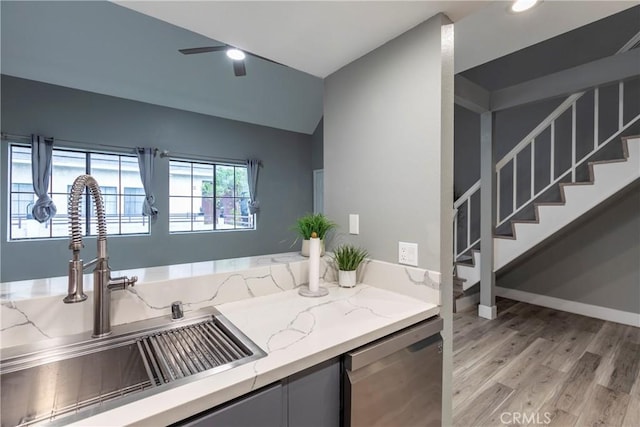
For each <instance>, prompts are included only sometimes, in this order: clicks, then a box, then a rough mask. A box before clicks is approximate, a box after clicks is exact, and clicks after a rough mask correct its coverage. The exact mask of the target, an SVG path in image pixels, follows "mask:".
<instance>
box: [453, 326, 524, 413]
mask: <svg viewBox="0 0 640 427" xmlns="http://www.w3.org/2000/svg"><path fill="white" fill-rule="evenodd" d="M534 340H535V337H533V336H532V335H527V334H521V333H519V332H516V331H513V334H512V335H511V336H510V337H509V339H507V340H506V341H505V342H504V343H502V344H500V345H496V346H495V347H494V348H493V349H492V350H491V351H490V352H488V353H487V354H486V355H485V356H484V357H483V358H482V359H480V360H478V361H477V362H476V363H474V364H472V365H468V366H463V367H461V368H460V369H455V368H454V379H453V400H454V402H453V403H454V406H459V405H460V404H461V403H462V402H465V401H467V400H468V398H469V397H470V396H473V395H474V394H476V393H478V392H480V391H481V390H484V388H486V387H487V386H489V385H490V384H492V383H493V382H492V381H491V379H492V377H493V376H494V375H495V374H496V373H497V372H500V370H501V369H502V367H503V366H505V365H508V364H509V363H510V362H511V361H513V360H514V359H516V358H517V357H518V355H520V353H522V352H523V351H524V350H525V349H527V348H528V347H529V346H530V345H531V343H532V341H534Z"/></svg>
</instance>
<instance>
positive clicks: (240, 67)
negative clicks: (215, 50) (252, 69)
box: [233, 60, 247, 77]
mask: <svg viewBox="0 0 640 427" xmlns="http://www.w3.org/2000/svg"><path fill="white" fill-rule="evenodd" d="M233 73H234V74H235V75H236V77H242V76H246V75H247V69H246V68H245V66H244V61H242V60H240V61H233Z"/></svg>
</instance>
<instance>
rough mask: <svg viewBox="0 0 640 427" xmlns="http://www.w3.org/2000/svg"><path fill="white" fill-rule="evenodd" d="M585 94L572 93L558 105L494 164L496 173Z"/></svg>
mask: <svg viewBox="0 0 640 427" xmlns="http://www.w3.org/2000/svg"><path fill="white" fill-rule="evenodd" d="M585 93H586V92H578V93H574V94H573V95H570V96H569V97H568V98H567V99H566V100H565V101H564V102H563V103H562V104H560V105H558V107H557V108H556V109H555V110H553V111H552V112H551V114H549V115H548V116H547V118H546V119H544V120H543V121H542V122H540V124H539V125H538V126H536V127H535V128H533V130H532V131H531V132H529V134H527V136H525V137H524V138H522V141H520V142H519V143H518V144H516V146H515V147H513V148H512V149H511V150H510V151H509V152H508V153H507V154H506V155H505V156H504V157H503V158H502V159H500V161H499V162H497V163H496V171H497V170H498V169H502V167H503V166H504V165H506V164H507V163H509V162H510V161H511V160H512V159H513V158H514V157H515V156H516V155H517V154H518V153H520V151H522V150H523V149H524V148H525V147H527V146H528V145H529V144H530V143H531V141H532V140H533V139H534V138H536V137H537V136H538V135H540V134H541V133H542V132H543V131H544V130H546V129H547V128H548V127H549V125H551V122H552V121H554V120H555V119H557V118H558V117H560V116H561V115H562V114H564V113H565V112H566V111H567V110H568V109H569V108H571V106H572V105H573V104H574V103H575V102H576V101H577V100H578V99H580V98H581V97H582V95H584V94H585ZM478 182H480V181H478Z"/></svg>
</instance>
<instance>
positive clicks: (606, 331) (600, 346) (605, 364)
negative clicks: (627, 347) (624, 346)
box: [587, 322, 625, 387]
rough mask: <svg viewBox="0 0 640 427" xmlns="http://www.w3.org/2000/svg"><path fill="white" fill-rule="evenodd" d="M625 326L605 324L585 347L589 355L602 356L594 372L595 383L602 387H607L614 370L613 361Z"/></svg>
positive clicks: (611, 323)
mask: <svg viewBox="0 0 640 427" xmlns="http://www.w3.org/2000/svg"><path fill="white" fill-rule="evenodd" d="M624 329H625V326H624V325H620V324H618V323H613V322H605V324H604V325H603V326H602V329H600V331H599V332H598V333H597V334H596V337H595V338H594V339H593V341H591V344H589V346H588V347H587V351H588V352H590V353H594V354H598V355H600V356H602V361H601V362H600V366H599V367H598V372H596V381H597V382H598V384H600V385H602V386H605V387H606V386H607V385H608V384H609V381H610V380H611V374H612V373H613V370H614V365H613V362H614V359H615V355H616V352H617V351H618V348H619V347H620V343H621V342H622V341H623V337H624V332H625V330H624Z"/></svg>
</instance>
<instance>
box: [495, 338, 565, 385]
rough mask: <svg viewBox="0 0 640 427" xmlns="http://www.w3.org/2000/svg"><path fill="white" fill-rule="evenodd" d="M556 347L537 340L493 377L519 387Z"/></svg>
mask: <svg viewBox="0 0 640 427" xmlns="http://www.w3.org/2000/svg"><path fill="white" fill-rule="evenodd" d="M554 347H555V344H553V343H551V342H549V341H547V340H545V339H543V338H536V339H535V341H534V342H533V343H532V344H531V345H530V346H529V347H527V349H525V350H524V351H523V352H521V353H520V354H519V355H518V356H517V357H516V358H515V359H514V360H513V361H512V362H511V363H509V364H508V365H507V366H505V367H504V368H503V369H501V370H500V371H499V372H497V373H496V374H495V375H494V376H493V379H494V380H495V381H498V382H500V383H502V384H505V385H507V386H509V387H511V388H513V389H516V388H519V387H520V386H521V384H522V382H523V380H524V379H526V378H527V376H528V375H529V373H530V371H531V370H533V369H534V368H535V366H536V365H537V364H538V363H539V362H540V360H542V359H543V358H544V356H545V355H546V354H547V353H548V352H549V351H552V349H553V348H554Z"/></svg>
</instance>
